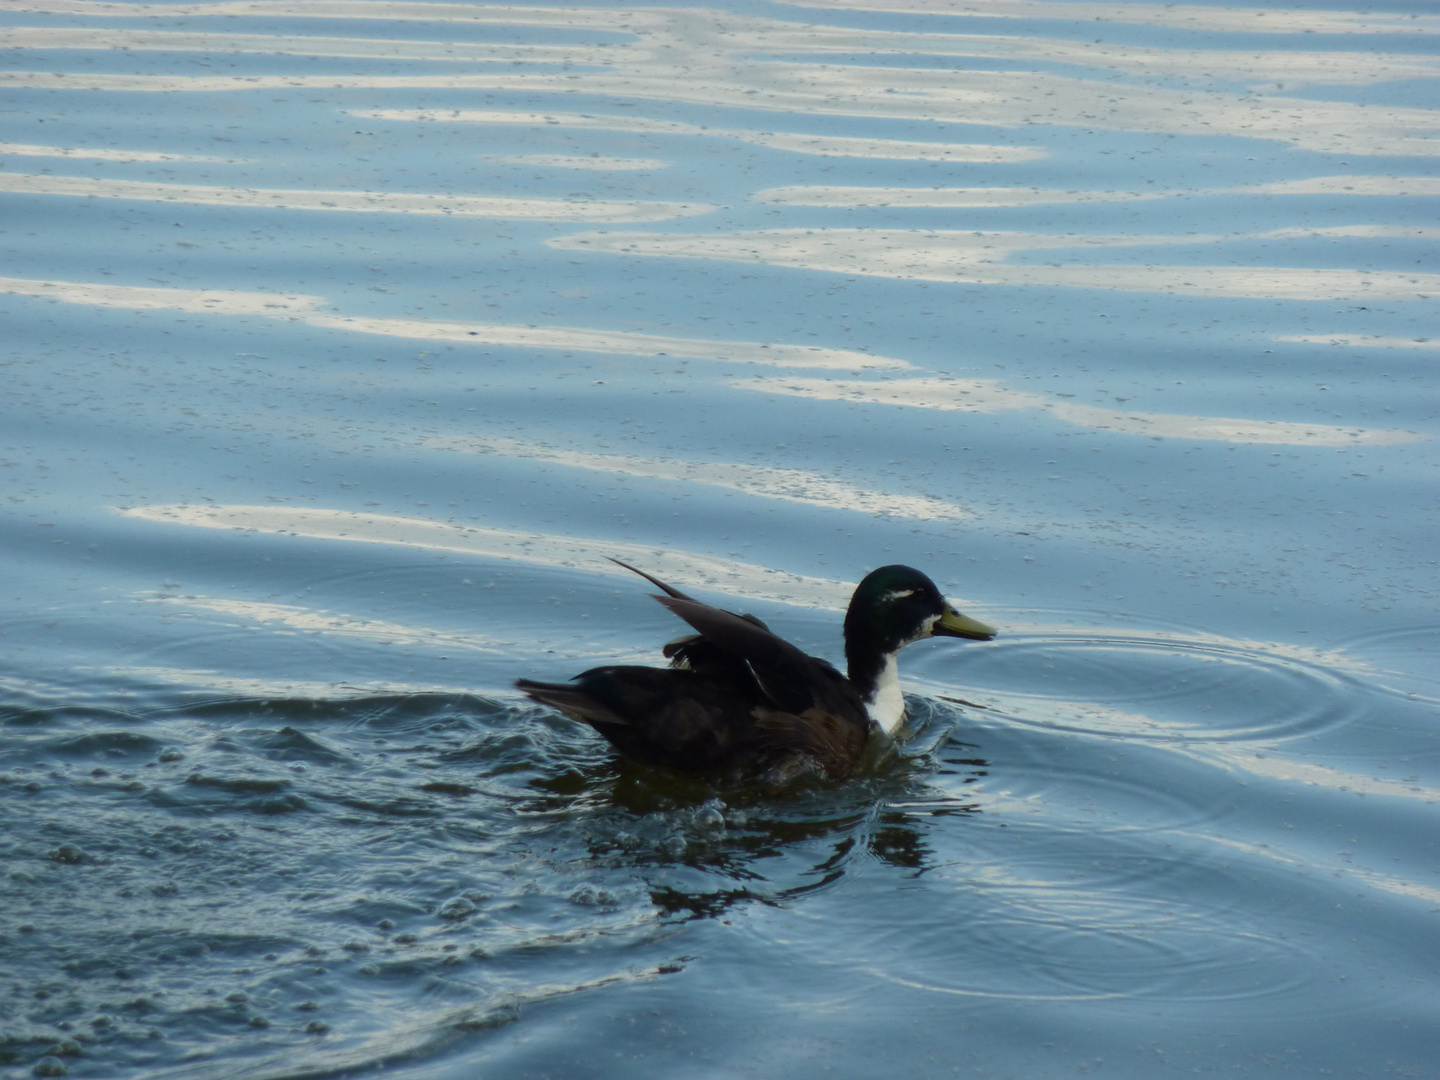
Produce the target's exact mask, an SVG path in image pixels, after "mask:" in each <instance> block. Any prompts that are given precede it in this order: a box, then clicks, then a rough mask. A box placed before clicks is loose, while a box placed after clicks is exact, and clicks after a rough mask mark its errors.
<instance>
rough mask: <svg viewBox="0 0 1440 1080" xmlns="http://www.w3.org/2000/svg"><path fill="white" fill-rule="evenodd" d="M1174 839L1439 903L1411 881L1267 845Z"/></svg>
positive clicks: (1201, 836)
mask: <svg viewBox="0 0 1440 1080" xmlns="http://www.w3.org/2000/svg"><path fill="white" fill-rule="evenodd" d="M1176 835H1178V836H1189V837H1193V838H1195V839H1198V840H1203V841H1206V842H1208V843H1211V844H1217V845H1219V846H1221V847H1227V848H1231V849H1232V850H1235V851H1241V852H1244V853H1245V854H1246V855H1251V856H1255V857H1257V858H1261V859H1267V860H1269V861H1270V862H1277V863H1280V864H1282V865H1284V866H1290V867H1294V868H1295V869H1297V870H1303V871H1305V872H1307V873H1314V872H1315V871H1317V870H1322V871H1326V872H1328V873H1331V874H1334V875H1336V876H1338V877H1350V878H1354V879H1355V880H1356V881H1360V882H1363V883H1364V884H1366V885H1369V886H1370V887H1371V888H1372V889H1380V890H1381V891H1382V892H1388V893H1394V894H1396V895H1397V896H1409V897H1412V898H1414V899H1416V900H1425V901H1427V902H1429V903H1432V904H1436V903H1440V889H1435V888H1431V887H1430V886H1428V885H1417V884H1416V883H1415V882H1413V881H1405V880H1403V879H1401V878H1394V877H1391V876H1390V875H1388V874H1379V873H1376V872H1375V871H1373V870H1363V869H1361V868H1360V867H1358V866H1350V865H1348V864H1346V865H1343V866H1342V865H1338V864H1336V863H1330V864H1329V865H1328V866H1327V865H1324V864H1317V863H1316V862H1315V860H1314V859H1311V858H1306V857H1301V856H1298V855H1291V854H1288V853H1286V852H1283V851H1280V850H1277V849H1275V848H1272V847H1270V846H1269V845H1268V844H1247V843H1246V842H1245V841H1243V840H1233V839H1230V838H1228V837H1223V836H1210V835H1208V834H1205V833H1192V832H1184V831H1179V830H1177V832H1176Z"/></svg>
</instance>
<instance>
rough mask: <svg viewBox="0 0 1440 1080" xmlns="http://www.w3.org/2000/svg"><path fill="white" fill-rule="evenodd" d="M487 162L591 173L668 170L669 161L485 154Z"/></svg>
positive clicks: (588, 156)
mask: <svg viewBox="0 0 1440 1080" xmlns="http://www.w3.org/2000/svg"><path fill="white" fill-rule="evenodd" d="M483 156H484V158H485V160H486V161H495V162H499V163H500V164H502V165H524V166H527V167H531V168H537V169H584V170H588V171H591V172H648V171H650V170H652V169H668V168H669V167H670V163H669V162H668V161H657V160H655V159H654V158H617V157H601V156H600V155H599V154H485V155H483Z"/></svg>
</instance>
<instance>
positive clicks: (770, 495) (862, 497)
mask: <svg viewBox="0 0 1440 1080" xmlns="http://www.w3.org/2000/svg"><path fill="white" fill-rule="evenodd" d="M422 445H424V446H427V447H430V448H432V449H436V450H456V451H460V452H462V453H471V454H501V455H504V456H506V457H517V458H526V459H530V460H535V461H548V462H551V463H553V464H556V465H565V466H569V467H572V468H577V469H589V470H593V471H595V472H605V473H613V474H618V475H620V476H637V477H645V478H647V479H657V480H681V481H688V482H691V483H697V484H704V485H706V486H708V487H717V488H726V489H729V490H732V491H739V492H742V493H744V494H746V495H751V496H756V497H759V498H765V499H783V500H785V501H787V502H796V503H805V504H808V505H811V506H824V507H829V508H831V509H836V510H853V511H858V512H859V513H864V514H877V515H893V516H895V517H904V518H916V519H919V520H922V521H964V520H967V519H969V518H973V517H974V516H975V515H974V514H973V513H971V512H970V511H967V510H965V509H963V508H961V507H959V506H955V505H953V504H951V503H946V502H942V501H940V500H939V499H930V498H926V497H924V496H919V495H896V494H891V493H890V492H884V491H866V490H864V489H862V488H856V487H852V486H851V485H849V484H845V483H842V482H840V481H839V480H831V479H829V478H827V477H824V476H817V475H816V474H814V473H810V472H805V471H804V470H802V469H779V468H774V467H771V466H764V465H739V464H732V463H729V462H695V461H678V460H673V459H672V460H664V459H659V458H643V457H632V456H628V455H619V454H589V453H581V452H578V451H574V450H550V449H547V448H544V447H540V446H536V445H535V444H533V443H526V442H521V441H520V440H518V439H503V438H491V439H484V438H474V437H469V436H454V437H442V438H429V439H424V440H422Z"/></svg>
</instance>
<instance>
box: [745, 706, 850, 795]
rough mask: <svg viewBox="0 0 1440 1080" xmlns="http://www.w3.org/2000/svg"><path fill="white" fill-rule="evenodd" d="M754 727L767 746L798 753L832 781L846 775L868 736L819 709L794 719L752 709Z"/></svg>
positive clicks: (763, 710)
mask: <svg viewBox="0 0 1440 1080" xmlns="http://www.w3.org/2000/svg"><path fill="white" fill-rule="evenodd" d="M754 716H755V726H756V728H757V729H758V730H759V731H760V733H761V737H762V739H763V741H764V742H765V743H766V745H767V746H769V747H771V748H773V749H777V750H779V749H785V750H799V751H800V752H801V753H803V754H805V755H807V756H808V757H810V758H812V759H813V760H814V761H815V763H816V764H817V765H819V766H820V768H821V769H823V770H824V772H825V773H826V775H828V776H829V777H830V778H831V779H832V780H843V779H845V777H847V776H849V775H850V771H851V769H853V768H854V767H855V762H857V761H858V760H859V759H860V755H861V753H862V752H863V751H864V749H865V742H866V739H867V738H869V732H868V731H867V730H866V729H865V728H864V727H862V726H861V725H859V724H857V723H855V722H854V721H853V720H850V719H847V718H846V717H843V716H837V715H836V714H835V713H831V712H826V711H824V710H823V709H806V710H805V711H804V712H803V713H800V714H799V715H798V716H797V715H796V714H795V713H787V712H782V711H781V710H779V709H763V708H762V709H756V710H755V712H754Z"/></svg>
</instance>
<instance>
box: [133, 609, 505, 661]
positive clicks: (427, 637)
mask: <svg viewBox="0 0 1440 1080" xmlns="http://www.w3.org/2000/svg"><path fill="white" fill-rule="evenodd" d="M142 599H143V602H145V603H157V604H159V603H163V604H171V605H175V606H178V607H186V608H193V609H195V610H198V611H209V612H213V613H215V614H217V615H228V616H231V617H233V618H238V619H244V620H245V621H246V622H251V623H279V624H280V625H282V626H284V627H286V628H287V629H290V630H296V631H300V632H302V633H307V634H325V635H328V636H340V637H352V638H363V639H366V640H369V641H378V642H379V643H380V644H382V645H441V646H444V647H446V648H450V649H465V650H469V651H471V652H481V653H489V654H492V655H496V656H508V655H510V653H511V652H512V650H513V648H514V646H515V642H514V641H513V640H499V639H495V638H486V637H480V636H478V635H473V634H464V635H459V634H447V633H445V632H443V631H440V630H429V629H423V628H417V627H413V626H402V625H401V624H399V623H390V622H383V621H380V620H376V619H356V618H353V617H351V616H349V615H338V614H336V613H334V612H331V611H316V610H314V609H312V608H303V607H295V606H293V605H290V604H271V603H263V602H259V601H253V600H231V599H225V598H221V597H213V596H162V597H155V596H148V597H143V598H142Z"/></svg>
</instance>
